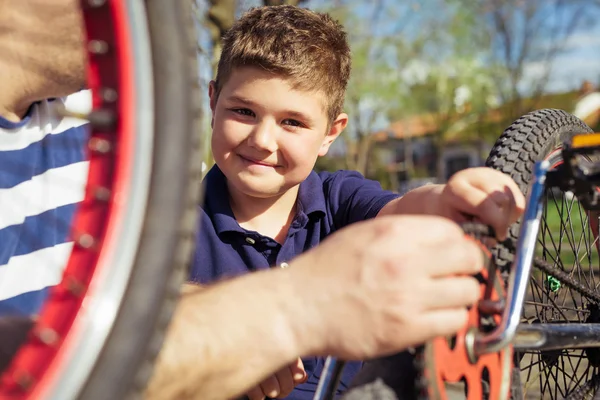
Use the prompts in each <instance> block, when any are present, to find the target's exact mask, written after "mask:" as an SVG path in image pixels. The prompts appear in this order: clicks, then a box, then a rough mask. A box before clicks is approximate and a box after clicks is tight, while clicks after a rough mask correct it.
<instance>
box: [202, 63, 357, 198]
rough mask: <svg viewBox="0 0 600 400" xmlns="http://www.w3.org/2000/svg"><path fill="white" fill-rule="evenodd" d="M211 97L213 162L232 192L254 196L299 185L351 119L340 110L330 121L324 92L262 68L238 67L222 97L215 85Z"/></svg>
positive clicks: (278, 193) (264, 196)
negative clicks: (295, 85)
mask: <svg viewBox="0 0 600 400" xmlns="http://www.w3.org/2000/svg"><path fill="white" fill-rule="evenodd" d="M210 97H211V109H212V112H213V119H212V125H213V136H212V151H213V156H214V158H215V161H216V163H217V165H218V166H219V168H220V169H221V171H223V173H224V174H225V176H226V177H227V180H228V185H229V187H230V190H234V191H238V192H240V194H242V193H243V194H244V195H246V196H250V197H255V198H268V197H276V196H280V195H281V194H283V193H285V192H286V191H288V190H290V189H292V188H296V187H297V186H298V185H299V184H300V183H301V182H302V181H303V180H304V179H306V177H307V176H308V174H310V172H311V171H312V169H313V167H314V165H315V162H316V160H317V157H319V156H324V155H325V154H326V153H327V151H328V149H329V146H330V145H331V143H332V142H333V141H334V140H335V138H336V137H337V136H338V135H339V134H340V133H341V131H342V130H343V128H344V127H345V125H346V122H347V116H346V115H345V114H340V116H339V117H338V118H337V119H336V121H335V122H334V123H333V124H331V125H330V124H329V120H328V116H327V115H328V114H327V102H326V97H325V96H324V94H323V93H322V92H321V91H305V90H299V89H295V88H293V87H292V84H291V82H290V80H289V79H287V78H283V77H281V76H278V75H275V74H273V73H270V72H267V71H265V70H261V69H258V68H251V67H247V68H237V69H235V71H234V73H232V74H231V76H230V77H229V79H228V80H227V81H226V83H225V84H224V85H223V87H222V89H221V91H220V93H219V95H218V97H217V96H216V94H215V88H214V85H213V84H211V89H210ZM330 126H331V127H330ZM329 127H330V128H329Z"/></svg>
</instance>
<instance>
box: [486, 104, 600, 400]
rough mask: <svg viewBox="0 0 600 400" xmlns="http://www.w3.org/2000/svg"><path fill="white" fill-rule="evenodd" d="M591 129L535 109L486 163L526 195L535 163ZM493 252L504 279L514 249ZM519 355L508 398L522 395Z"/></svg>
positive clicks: (500, 248)
mask: <svg viewBox="0 0 600 400" xmlns="http://www.w3.org/2000/svg"><path fill="white" fill-rule="evenodd" d="M590 132H592V130H591V129H590V128H589V127H588V126H587V125H586V124H585V123H584V122H582V121H581V120H579V119H578V118H577V117H575V116H573V115H571V114H569V113H567V112H565V111H562V110H556V109H544V110H539V111H535V112H532V113H529V114H527V115H525V116H523V117H521V118H519V119H518V120H517V121H515V122H514V123H513V124H512V125H511V126H510V127H508V128H507V129H506V130H505V131H504V133H503V134H502V135H501V136H500V138H499V139H498V140H497V141H496V143H495V145H494V146H493V148H492V150H491V152H490V155H489V157H488V158H487V160H486V166H488V167H491V168H494V169H496V170H499V171H502V172H504V173H505V174H507V175H510V177H511V178H512V179H513V180H514V181H515V182H516V183H517V185H518V186H519V188H520V189H521V191H522V192H523V193H524V194H527V192H528V190H529V184H530V181H531V176H532V172H533V167H534V164H535V163H536V162H538V161H541V160H544V159H546V158H547V157H548V156H549V155H550V154H553V156H552V157H553V159H554V158H555V157H560V153H553V151H555V150H556V149H558V148H560V147H562V144H563V143H564V142H565V141H567V140H569V139H570V138H571V137H572V136H573V135H576V134H585V133H590ZM519 227H520V224H519V222H517V223H515V224H513V225H512V226H511V228H510V232H509V239H512V240H513V241H516V239H517V237H518V234H519ZM551 234H552V233H551ZM559 249H560V246H559ZM494 253H495V256H496V259H497V263H498V266H499V267H500V269H501V271H502V273H503V276H504V277H505V278H507V276H508V272H509V270H510V266H511V263H512V261H513V258H514V254H513V252H512V251H511V250H510V249H509V248H507V247H505V246H503V245H498V246H497V247H496V248H495V249H494ZM560 257H562V256H560V252H559V257H557V258H560ZM534 279H536V278H534V277H533V275H532V277H531V280H532V281H533V280H534ZM532 285H533V283H532V284H531V286H530V287H529V289H528V293H530V291H531V290H533V289H532V287H533V286H532ZM533 296H534V297H535V295H533ZM524 315H525V310H524ZM532 357H533V356H531V358H532ZM522 358H523V355H517V354H516V355H515V364H516V365H515V368H514V371H513V382H512V387H511V398H512V399H515V400H520V399H522V398H523V396H524V393H523V386H522V382H521V376H520V367H521V365H520V364H521V361H522ZM532 359H533V358H532ZM540 379H541V378H540ZM548 379H550V378H548Z"/></svg>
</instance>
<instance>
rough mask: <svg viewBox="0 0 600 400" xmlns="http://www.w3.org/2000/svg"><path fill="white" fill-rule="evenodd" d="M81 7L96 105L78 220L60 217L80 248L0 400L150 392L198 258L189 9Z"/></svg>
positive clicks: (96, 1)
mask: <svg viewBox="0 0 600 400" xmlns="http://www.w3.org/2000/svg"><path fill="white" fill-rule="evenodd" d="M81 7H82V10H83V15H84V20H85V27H86V32H87V38H88V46H87V49H88V61H89V62H88V77H89V80H88V86H89V87H90V89H91V91H92V95H93V111H92V112H91V113H90V114H89V116H88V119H89V122H90V125H89V127H90V129H89V138H88V139H87V140H86V142H85V144H86V145H87V158H88V160H89V163H88V164H89V166H88V172H87V182H86V186H85V191H84V198H83V201H82V202H81V203H79V205H78V206H77V209H76V210H75V212H74V216H73V218H72V220H70V221H53V223H56V224H60V223H63V224H64V223H69V226H70V227H69V230H68V231H69V232H70V233H69V237H70V239H71V240H72V243H73V246H72V250H71V252H70V255H69V257H68V262H67V264H66V268H65V269H64V273H63V275H62V280H61V282H60V283H59V284H58V285H56V286H54V287H52V288H51V289H50V291H49V294H48V298H47V301H46V302H45V303H44V305H43V308H42V310H41V311H40V313H39V315H38V317H37V318H36V319H35V322H34V323H33V326H32V327H31V330H30V332H29V334H28V336H27V338H26V339H25V341H24V343H23V344H22V345H21V346H20V347H19V348H18V350H17V351H16V354H15V355H14V357H13V358H12V361H11V362H10V364H9V365H8V367H7V368H6V369H5V370H4V371H3V374H2V377H1V380H0V399H5V398H6V399H9V398H10V399H11V400H15V399H60V400H65V399H74V398H81V399H86V400H87V399H111V400H112V399H122V398H125V397H126V396H127V395H131V394H135V393H137V392H138V391H140V390H141V389H142V388H143V386H144V384H145V381H146V379H147V378H148V377H149V374H150V372H151V365H152V360H153V358H154V356H155V355H156V353H157V352H158V350H159V348H160V344H161V339H162V335H163V333H164V331H165V329H166V327H167V325H168V322H169V318H170V314H171V310H172V308H173V306H174V304H175V301H176V299H177V296H178V292H179V287H180V284H181V283H182V282H183V280H184V277H185V272H186V266H187V261H188V257H189V255H190V253H191V249H192V244H193V232H194V227H195V224H196V218H195V213H196V206H197V204H198V196H199V195H200V177H201V155H200V154H201V153H200V148H199V147H200V136H199V135H200V126H199V123H198V120H199V110H200V107H199V104H198V102H199V93H198V88H199V86H198V81H197V77H196V74H197V70H198V68H197V66H196V46H195V42H196V37H195V34H194V29H193V19H192V15H193V14H192V8H191V7H192V3H191V1H184V0H181V1H168V2H167V1H161V0H146V1H143V0H129V1H121V0H112V1H111V0H87V1H84V0H82V1H81ZM63 183H64V184H65V185H68V184H69V183H68V182H63ZM61 190H62V189H61ZM3 212H4V211H3ZM30 236H31V235H30ZM2 323H7V324H10V321H8V322H7V319H5V318H4V319H2V318H0V326H1V325H2ZM25 325H27V324H25Z"/></svg>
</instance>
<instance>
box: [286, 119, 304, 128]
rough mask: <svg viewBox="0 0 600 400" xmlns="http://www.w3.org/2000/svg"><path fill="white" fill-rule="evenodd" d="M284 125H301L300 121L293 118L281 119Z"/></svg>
mask: <svg viewBox="0 0 600 400" xmlns="http://www.w3.org/2000/svg"><path fill="white" fill-rule="evenodd" d="M283 123H284V124H285V125H289V126H293V127H298V128H299V127H301V126H302V122H299V121H296V120H295V119H286V120H284V121H283Z"/></svg>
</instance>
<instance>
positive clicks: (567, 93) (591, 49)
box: [195, 0, 600, 193]
mask: <svg viewBox="0 0 600 400" xmlns="http://www.w3.org/2000/svg"><path fill="white" fill-rule="evenodd" d="M273 4H294V5H298V6H302V7H308V8H311V9H314V10H319V11H327V12H329V13H331V14H332V15H333V16H334V17H335V18H336V19H338V20H339V21H340V22H341V23H343V24H344V26H345V27H346V30H347V32H348V34H349V40H350V45H351V48H352V53H353V71H352V77H351V80H350V83H349V87H348V93H347V96H346V105H345V108H346V110H345V111H346V112H347V113H348V114H349V116H350V123H349V125H348V128H347V129H346V131H345V132H344V134H343V136H342V137H340V139H338V140H337V141H336V143H335V145H334V147H333V148H332V150H331V151H330V152H329V154H328V155H327V156H326V157H323V158H321V159H320V160H319V162H318V164H317V167H316V168H317V169H318V170H337V169H353V170H357V171H359V172H361V173H362V174H364V175H365V176H367V177H369V178H372V179H376V180H378V181H380V182H381V184H382V185H383V186H384V187H385V188H387V189H390V190H394V191H398V192H401V193H403V192H405V191H407V190H409V189H412V188H414V187H418V186H421V185H423V184H426V183H428V182H442V181H445V180H447V179H448V177H449V176H451V175H452V174H453V173H455V172H456V171H459V170H461V169H464V168H467V167H472V166H479V165H483V164H484V162H485V159H486V157H487V155H488V153H489V150H490V149H491V147H492V145H493V144H494V142H495V140H496V139H497V138H498V137H499V136H500V134H501V133H502V131H503V130H504V129H506V128H507V127H508V126H509V125H510V124H511V123H512V122H513V121H514V120H516V119H517V118H519V117H520V116H522V115H523V114H526V113H527V112H529V111H532V110H535V109H540V108H559V109H563V110H566V111H568V112H571V113H573V114H575V115H577V116H578V117H580V118H581V119H583V120H584V121H585V122H586V123H587V124H588V125H590V126H591V127H592V128H593V129H595V130H597V131H600V0H421V1H408V0H328V1H327V0H197V1H196V5H197V7H196V10H195V11H196V19H197V22H198V28H199V37H198V55H199V57H200V60H201V69H202V70H201V80H202V82H201V83H202V85H203V89H204V90H203V91H204V93H205V94H206V93H207V92H208V82H209V81H210V80H211V79H212V77H213V76H214V70H215V67H216V61H217V60H218V57H219V54H220V37H221V36H222V34H223V33H224V32H225V31H226V30H227V29H228V27H230V26H231V24H232V23H233V21H234V19H235V18H236V17H238V16H239V15H240V14H241V13H243V12H244V11H246V10H247V9H249V8H251V7H255V6H260V5H273ZM203 102H204V103H203V104H204V107H205V109H206V112H205V116H204V118H205V121H204V123H205V126H206V132H210V112H209V111H210V110H209V108H208V97H207V95H205V96H204V97H203ZM206 140H207V146H205V149H207V150H206V154H205V156H204V157H205V160H204V162H205V164H206V167H207V168H206V169H208V168H210V166H211V165H212V163H213V161H212V158H211V155H210V146H209V145H208V141H209V140H210V139H209V135H206Z"/></svg>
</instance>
